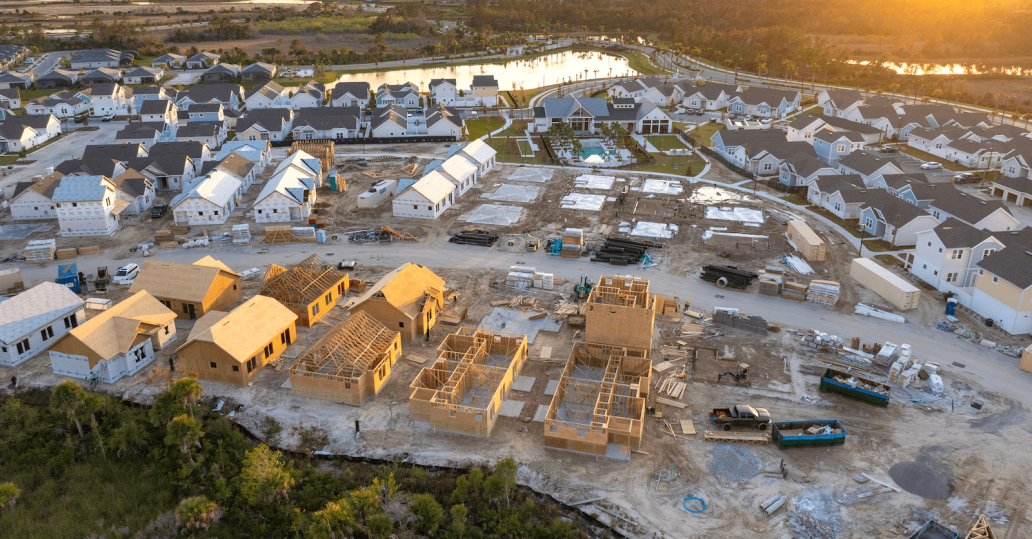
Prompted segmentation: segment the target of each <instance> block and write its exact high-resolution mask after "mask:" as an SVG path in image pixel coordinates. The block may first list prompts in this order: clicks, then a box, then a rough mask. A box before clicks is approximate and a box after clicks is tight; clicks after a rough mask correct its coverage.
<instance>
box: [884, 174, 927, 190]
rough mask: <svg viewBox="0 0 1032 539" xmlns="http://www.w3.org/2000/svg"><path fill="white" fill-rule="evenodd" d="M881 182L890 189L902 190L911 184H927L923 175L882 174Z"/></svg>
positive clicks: (925, 176)
mask: <svg viewBox="0 0 1032 539" xmlns="http://www.w3.org/2000/svg"><path fill="white" fill-rule="evenodd" d="M882 181H884V182H885V186H886V187H889V188H892V189H902V188H904V187H906V186H908V185H912V184H915V183H916V184H927V183H928V176H927V175H925V174H883V175H882Z"/></svg>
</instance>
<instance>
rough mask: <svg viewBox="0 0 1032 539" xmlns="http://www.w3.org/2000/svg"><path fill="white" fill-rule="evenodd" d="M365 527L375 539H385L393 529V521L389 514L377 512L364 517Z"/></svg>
mask: <svg viewBox="0 0 1032 539" xmlns="http://www.w3.org/2000/svg"><path fill="white" fill-rule="evenodd" d="M366 529H367V530H369V535H372V536H373V537H375V538H376V539H387V536H389V535H390V534H391V532H393V531H394V521H393V520H391V517H390V515H386V514H384V513H378V514H375V515H373V516H371V517H369V518H367V519H366Z"/></svg>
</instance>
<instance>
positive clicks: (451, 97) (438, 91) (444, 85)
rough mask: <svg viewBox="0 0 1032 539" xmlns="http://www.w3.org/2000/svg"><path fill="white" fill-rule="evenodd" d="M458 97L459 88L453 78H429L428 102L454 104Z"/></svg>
mask: <svg viewBox="0 0 1032 539" xmlns="http://www.w3.org/2000/svg"><path fill="white" fill-rule="evenodd" d="M458 97H459V89H458V86H457V85H456V82H455V79H431V80H430V102H431V103H434V104H438V103H440V104H442V105H454V104H455V100H456V99H458Z"/></svg>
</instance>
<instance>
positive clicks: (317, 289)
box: [258, 255, 347, 310]
mask: <svg viewBox="0 0 1032 539" xmlns="http://www.w3.org/2000/svg"><path fill="white" fill-rule="evenodd" d="M346 277H347V274H346V273H343V272H341V271H340V270H338V269H337V268H336V267H334V266H333V264H330V263H328V262H326V261H325V260H323V259H322V258H320V257H319V255H312V256H310V257H308V258H306V259H304V260H302V261H301V262H300V263H298V265H296V266H294V267H293V268H290V269H289V270H288V269H286V268H283V267H280V266H277V265H275V264H273V265H271V266H269V271H268V272H267V273H266V274H265V279H264V280H263V281H262V286H261V288H259V289H258V294H260V295H262V296H268V297H270V298H274V299H276V300H278V301H279V302H280V303H282V304H283V305H285V306H286V307H287V308H289V309H291V310H295V309H301V310H307V308H308V305H310V304H311V303H312V302H313V301H315V300H317V299H319V298H320V297H322V295H323V294H324V293H326V291H327V290H328V289H330V288H331V287H333V286H334V285H335V284H337V282H338V281H340V280H341V279H344V278H346Z"/></svg>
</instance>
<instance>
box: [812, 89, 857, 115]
mask: <svg viewBox="0 0 1032 539" xmlns="http://www.w3.org/2000/svg"><path fill="white" fill-rule="evenodd" d="M863 103H864V96H863V95H862V94H861V93H860V92H859V91H857V90H836V89H828V90H823V91H821V93H820V94H818V95H817V104H818V105H819V106H820V107H821V108H822V109H824V114H826V115H828V116H835V117H839V118H842V117H846V116H849V114H850V113H851V112H853V111H855V110H856V109H857V108H859V107H860V105H863Z"/></svg>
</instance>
